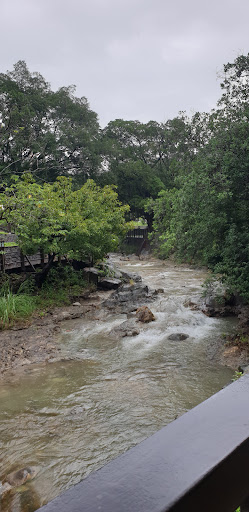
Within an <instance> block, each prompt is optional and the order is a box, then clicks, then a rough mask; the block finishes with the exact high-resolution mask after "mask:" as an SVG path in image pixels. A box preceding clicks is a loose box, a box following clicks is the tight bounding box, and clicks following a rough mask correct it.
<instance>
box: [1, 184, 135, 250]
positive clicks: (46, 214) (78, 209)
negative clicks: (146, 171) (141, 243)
mask: <svg viewBox="0 0 249 512" xmlns="http://www.w3.org/2000/svg"><path fill="white" fill-rule="evenodd" d="M0 203H1V207H2V209H1V210H0V212H1V213H0V220H1V219H2V220H5V221H6V222H7V223H8V224H9V225H11V227H12V230H14V231H15V233H16V234H17V236H18V242H19V245H20V248H21V249H22V250H23V252H24V253H26V254H34V253H36V252H37V251H38V250H39V249H42V250H43V252H44V253H45V254H52V255H65V254H66V255H67V256H68V257H69V258H74V259H79V260H89V259H90V260H96V259H99V258H102V257H103V256H104V255H105V254H106V253H107V252H108V251H112V250H115V249H116V248H117V246H118V242H119V237H120V236H122V235H124V233H125V232H126V230H127V224H126V222H125V218H124V215H125V213H126V212H127V211H128V210H129V207H128V206H123V205H121V203H120V202H119V200H118V196H117V193H116V192H115V191H114V189H113V187H112V186H109V185H106V186H105V187H103V188H100V187H99V186H98V185H96V184H95V183H94V181H92V180H88V181H87V182H86V183H85V184H84V185H83V186H82V187H81V188H80V189H77V190H73V188H72V179H71V178H66V177H60V178H58V179H57V180H56V181H55V182H54V183H52V184H50V183H45V184H44V185H40V184H38V183H37V182H34V181H33V180H32V178H31V177H30V175H24V177H23V178H16V177H15V178H14V182H13V183H12V184H11V185H9V186H6V187H4V191H3V192H2V193H0Z"/></svg>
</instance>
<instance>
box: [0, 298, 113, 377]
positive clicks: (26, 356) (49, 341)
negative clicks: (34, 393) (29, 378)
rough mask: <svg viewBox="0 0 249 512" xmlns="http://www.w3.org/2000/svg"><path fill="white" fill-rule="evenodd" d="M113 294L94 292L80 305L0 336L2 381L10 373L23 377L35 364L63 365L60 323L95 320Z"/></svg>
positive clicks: (36, 318)
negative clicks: (83, 319)
mask: <svg viewBox="0 0 249 512" xmlns="http://www.w3.org/2000/svg"><path fill="white" fill-rule="evenodd" d="M109 294H110V292H104V291H99V292H91V293H90V295H88V294H87V293H86V295H87V298H85V299H80V302H79V301H78V302H75V301H74V302H73V303H72V304H71V305H70V306H60V307H53V308H50V309H49V311H48V312H46V313H45V314H44V316H43V317H42V318H41V317H40V316H38V315H33V317H32V318H31V319H30V320H29V322H26V323H21V322H20V323H19V325H15V326H14V327H12V328H10V329H8V330H4V331H1V332H0V379H1V378H5V377H6V378H7V377H8V375H11V372H13V371H14V372H15V375H16V373H17V372H18V374H21V373H23V372H25V370H26V369H27V367H28V366H30V365H34V364H43V363H50V362H55V361H60V360H61V358H62V356H61V354H60V352H61V350H60V346H59V343H58V334H59V333H60V331H61V323H62V322H65V321H66V320H74V319H77V318H86V319H89V318H91V319H94V317H95V316H97V314H98V311H99V309H100V307H101V303H102V302H103V301H104V300H105V299H106V298H107V297H108V296H109Z"/></svg>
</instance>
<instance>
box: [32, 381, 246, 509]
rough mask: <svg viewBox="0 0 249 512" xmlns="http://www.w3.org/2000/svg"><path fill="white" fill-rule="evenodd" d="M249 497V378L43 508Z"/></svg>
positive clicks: (204, 505)
mask: <svg viewBox="0 0 249 512" xmlns="http://www.w3.org/2000/svg"><path fill="white" fill-rule="evenodd" d="M248 496H249V375H245V376H243V377H242V378H240V379H239V380H238V381H236V382H234V383H233V384H231V385H230V386H227V387H226V388H225V389H223V390H222V391H220V392H219V393H217V394H216V395H213V396H212V397H211V398H209V399H208V400H206V401H205V402H203V403H201V404H200V405H198V406H197V407H195V408H194V409H192V410H191V411H189V412H188V413H186V414H184V415H183V416H181V417H180V418H178V419H177V420H175V421H174V422H172V423H170V424H169V425H167V426H166V427H164V428H163V429H162V430H160V431H159V432H157V433H156V434H154V435H153V436H151V437H149V438H148V439H146V440H145V441H143V442H142V443H140V444H139V445H137V446H135V447H134V448H132V449H131V450H129V451H128V452H126V453H125V454H123V455H121V456H120V457H118V458H117V459H115V460H114V461H112V462H110V463H109V464H107V465H106V466H104V467H103V468H102V469H100V470H99V471H96V472H94V473H92V474H91V475H90V476H89V477H88V478H86V479H85V480H83V481H82V482H80V483H79V484H77V485H76V486H75V487H72V488H71V489H69V490H68V491H66V492H65V493H64V494H62V495H61V496H59V497H58V498H56V499H55V500H53V501H52V502H50V503H48V504H47V505H45V506H44V507H42V509H41V510H42V511H43V512H69V511H70V512H97V511H100V512H197V511H198V512H234V511H235V509H236V508H237V507H238V505H240V504H242V506H241V512H246V511H248V501H247V498H248Z"/></svg>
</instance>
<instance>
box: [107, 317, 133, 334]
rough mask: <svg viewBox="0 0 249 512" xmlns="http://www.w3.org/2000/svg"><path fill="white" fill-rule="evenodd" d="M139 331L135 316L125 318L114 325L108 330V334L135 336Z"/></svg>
mask: <svg viewBox="0 0 249 512" xmlns="http://www.w3.org/2000/svg"><path fill="white" fill-rule="evenodd" d="M139 332H140V331H139V329H138V327H137V325H136V320H135V318H130V319H129V320H125V322H122V323H121V324H120V325H118V326H116V327H114V329H112V330H111V332H110V336H112V337H115V338H116V337H118V338H125V336H137V335H138V334H139Z"/></svg>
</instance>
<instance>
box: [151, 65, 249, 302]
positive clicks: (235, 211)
mask: <svg viewBox="0 0 249 512" xmlns="http://www.w3.org/2000/svg"><path fill="white" fill-rule="evenodd" d="M248 71H249V56H247V57H244V56H241V57H238V58H237V59H236V60H235V62H234V64H228V65H226V66H224V72H225V79H224V82H223V83H222V88H223V95H222V98H221V100H220V101H219V103H218V107H217V109H216V110H214V111H213V112H212V113H211V114H210V115H209V117H208V118H207V117H206V118H205V123H204V125H203V126H202V133H203V135H202V137H201V139H202V140H203V141H205V142H204V143H202V144H201V145H200V147H199V149H198V150H197V151H196V155H195V158H194V159H193V161H192V163H191V165H189V167H188V169H187V171H186V170H182V171H181V172H180V173H179V176H178V178H177V180H176V182H175V184H176V188H177V190H175V191H165V192H162V193H160V195H159V198H158V199H156V200H155V201H154V203H153V204H151V203H150V204H149V205H148V208H152V209H153V210H154V214H155V217H154V229H155V234H154V240H155V241H157V243H159V246H160V249H159V250H160V251H161V254H163V255H164V256H168V255H169V253H170V252H171V251H174V252H175V253H176V255H177V256H178V257H180V258H181V259H187V260H188V261H199V262H202V263H204V264H206V265H208V266H210V267H211V268H212V269H213V270H214V271H215V272H219V273H220V274H222V276H223V278H224V279H225V280H226V282H227V283H228V285H229V286H230V289H231V290H232V291H236V290H237V291H239V293H240V294H242V296H243V297H244V298H245V299H246V300H247V301H248V300H249V131H248V126H249V124H248V122H249V83H248V77H249V75H248ZM193 133H194V129H193ZM200 133H201V132H200Z"/></svg>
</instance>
